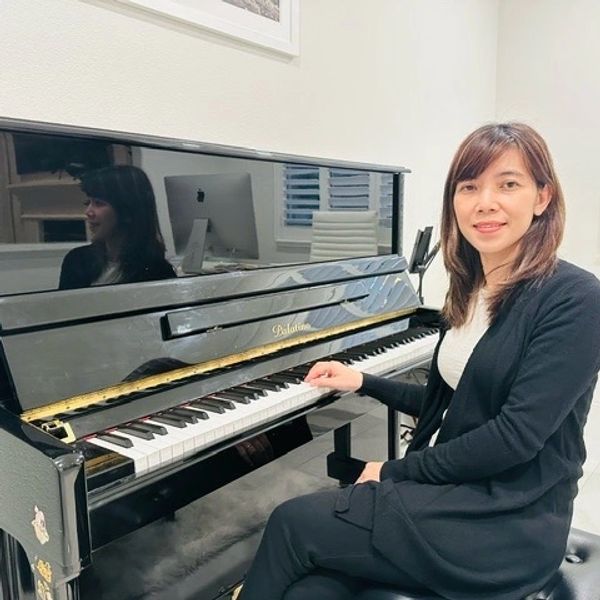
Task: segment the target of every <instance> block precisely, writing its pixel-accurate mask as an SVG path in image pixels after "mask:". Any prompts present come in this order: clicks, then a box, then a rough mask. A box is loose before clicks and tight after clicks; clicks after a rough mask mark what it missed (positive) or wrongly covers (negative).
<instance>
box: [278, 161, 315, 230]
mask: <svg viewBox="0 0 600 600" xmlns="http://www.w3.org/2000/svg"><path fill="white" fill-rule="evenodd" d="M319 176H320V169H319V167H314V166H310V165H285V168H284V171H283V197H284V204H285V205H284V215H283V221H284V224H285V225H286V226H293V227H310V226H311V225H312V213H313V211H315V210H319V208H320V201H321V200H320V198H321V186H320V181H319Z"/></svg>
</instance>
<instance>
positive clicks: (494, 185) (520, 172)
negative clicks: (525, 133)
mask: <svg viewBox="0 0 600 600" xmlns="http://www.w3.org/2000/svg"><path fill="white" fill-rule="evenodd" d="M549 202H550V191H549V188H548V186H547V185H546V186H544V187H543V188H541V189H540V188H538V186H537V184H536V182H535V180H534V179H533V177H532V175H531V173H530V172H529V169H528V168H527V165H526V164H525V161H524V160H523V157H522V155H521V152H520V151H519V150H517V149H516V148H511V149H510V150H507V151H506V152H504V153H503V154H501V155H500V156H499V157H498V158H497V159H496V160H495V161H494V162H492V163H491V164H490V165H489V166H488V168H487V169H486V170H485V171H483V173H481V175H479V177H477V178H476V179H471V180H468V181H459V182H458V184H457V186H456V191H455V193H454V214H455V215H456V220H457V223H458V228H459V229H460V232H461V233H462V234H463V236H464V237H465V238H466V240H467V241H468V242H469V243H470V244H471V245H472V246H473V247H474V248H475V249H476V250H477V251H478V252H479V255H480V256H481V262H482V265H483V270H484V272H485V273H487V272H489V271H490V270H491V269H494V268H496V267H499V266H501V265H504V264H509V263H510V262H511V261H512V260H514V259H515V258H516V256H517V253H518V250H519V244H520V241H521V238H522V237H523V236H524V235H525V232H526V231H527V230H528V229H529V226H530V225H531V222H532V220H533V217H534V215H537V216H539V215H541V214H542V213H543V212H544V210H546V207H547V206H548V203H549Z"/></svg>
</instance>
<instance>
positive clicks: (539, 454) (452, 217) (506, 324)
mask: <svg viewBox="0 0 600 600" xmlns="http://www.w3.org/2000/svg"><path fill="white" fill-rule="evenodd" d="M563 224H564V204H563V197H562V192H561V189H560V185H559V182H558V179H557V177H556V174H555V172H554V168H553V166H552V161H551V158H550V154H549V152H548V149H547V147H546V144H545V142H544V140H543V139H542V138H541V137H540V136H539V135H538V134H537V133H536V132H535V131H533V130H532V129H531V128H530V127H528V126H526V125H522V124H517V123H509V124H499V125H488V126H484V127H482V128H480V129H478V130H477V131H475V132H473V133H472V134H471V135H469V136H468V137H467V138H466V139H465V140H464V142H463V143H462V144H461V146H460V147H459V149H458V151H457V153H456V155H455V157H454V160H453V162H452V164H451V166H450V170H449V173H448V177H447V181H446V185H445V189H444V205H443V212H442V228H441V242H442V249H443V254H444V262H445V265H446V268H447V270H448V273H449V278H450V288H449V290H448V293H447V297H446V301H445V305H444V307H443V311H442V314H443V317H444V321H445V327H444V328H443V331H442V333H441V336H440V338H441V340H440V343H439V344H438V347H437V348H436V351H435V353H434V356H433V361H432V368H431V373H430V377H429V381H428V384H427V387H426V388H424V387H420V386H414V385H408V384H402V383H397V382H393V381H388V380H384V379H380V378H377V377H373V376H369V375H362V374H360V373H358V372H356V371H353V370H352V369H350V368H348V367H345V366H343V365H341V364H339V363H337V362H321V363H317V364H316V365H315V366H314V367H313V368H312V369H311V371H310V372H309V374H308V376H307V378H306V379H307V381H309V382H311V383H312V384H313V385H315V386H319V387H328V388H334V389H338V390H350V391H354V390H359V391H361V392H363V393H366V394H369V395H372V396H374V397H376V398H378V399H380V400H381V401H383V402H384V403H386V404H387V405H388V406H391V407H393V408H395V409H397V410H400V411H403V412H406V413H409V414H412V415H418V417H419V421H418V426H417V428H416V431H415V436H414V440H413V442H412V443H411V444H410V446H409V448H408V451H407V453H406V456H405V457H404V458H402V459H400V460H390V461H387V462H384V463H380V462H370V463H367V464H366V466H365V468H364V471H363V472H362V474H361V475H360V477H359V478H358V480H357V482H356V484H355V485H353V486H350V487H348V488H346V489H343V490H340V491H338V490H331V491H328V492H324V493H318V494H311V495H309V496H304V497H301V498H296V499H294V500H291V501H288V502H286V503H284V504H283V505H281V506H280V507H278V508H277V509H276V510H275V511H274V513H273V515H272V516H271V518H270V519H269V523H268V525H267V528H266V531H265V534H264V537H263V541H262V543H261V546H260V548H259V550H258V553H257V556H256V558H255V561H254V564H253V566H252V568H251V570H250V572H249V574H248V577H247V579H246V582H245V584H244V587H243V589H242V593H241V597H240V598H241V600H258V599H260V600H276V599H277V600H279V599H281V598H286V600H292V599H301V598H319V599H326V598H346V597H348V598H351V597H352V593H353V590H354V589H355V587H356V586H357V585H358V583H357V580H356V579H354V577H358V578H365V579H370V580H377V581H381V582H388V583H391V584H395V585H397V586H398V587H400V588H406V589H407V590H411V589H427V590H431V591H433V592H435V593H437V594H439V595H441V596H442V597H444V598H449V599H451V600H455V599H456V600H458V599H461V600H481V599H482V598H485V599H486V600H520V599H522V598H523V597H525V596H526V595H527V594H529V593H532V592H536V591H538V590H539V589H540V588H542V587H543V585H544V584H545V583H546V582H547V581H548V579H549V578H550V577H551V576H552V575H553V573H554V572H555V571H556V569H557V568H558V567H559V565H560V563H561V560H562V557H563V552H564V549H565V546H566V540H567V534H568V532H569V527H570V524H571V517H572V511H573V499H574V497H575V495H576V493H577V479H578V478H579V477H580V476H581V473H582V469H581V466H582V463H583V461H584V459H585V449H584V445H583V433H582V432H583V426H584V423H585V420H586V416H587V413H588V409H589V406H590V402H591V399H592V394H593V390H594V387H595V384H596V379H597V373H598V370H599V368H600V282H599V281H598V280H597V279H596V278H595V277H593V276H592V275H590V274H589V273H586V272H585V271H583V270H581V269H579V268H577V267H575V266H573V265H570V264H568V263H566V262H564V261H561V260H558V259H557V258H556V251H557V248H558V245H559V243H560V240H561V238H562V233H563ZM347 576H352V577H347Z"/></svg>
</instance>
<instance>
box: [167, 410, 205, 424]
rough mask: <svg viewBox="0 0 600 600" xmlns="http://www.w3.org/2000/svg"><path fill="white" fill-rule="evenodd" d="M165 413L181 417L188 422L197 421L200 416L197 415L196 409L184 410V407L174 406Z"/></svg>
mask: <svg viewBox="0 0 600 600" xmlns="http://www.w3.org/2000/svg"><path fill="white" fill-rule="evenodd" d="M165 414H167V415H169V416H175V417H180V418H181V419H183V420H184V421H185V422H186V423H197V422H198V417H197V416H196V411H193V410H184V409H183V408H172V409H171V410H167V411H165Z"/></svg>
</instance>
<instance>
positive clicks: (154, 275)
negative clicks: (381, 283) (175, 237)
mask: <svg viewBox="0 0 600 600" xmlns="http://www.w3.org/2000/svg"><path fill="white" fill-rule="evenodd" d="M81 189H82V190H83V192H84V193H85V195H86V196H87V200H86V203H85V207H86V208H85V218H86V221H87V226H88V229H89V232H90V236H91V241H92V243H91V244H88V245H86V246H81V247H79V248H75V249H73V250H71V251H70V252H69V253H68V254H67V255H66V256H65V258H64V260H63V263H62V266H61V272H60V280H59V286H58V287H59V289H61V290H63V289H74V288H82V287H89V286H93V285H107V284H115V283H134V282H139V281H152V280H156V279H169V278H171V277H175V276H176V275H175V271H174V269H173V267H172V266H171V264H170V263H169V262H168V261H167V260H166V258H165V245H164V242H163V238H162V235H161V233H160V229H159V226H158V217H157V214H156V202H155V199H154V192H153V190H152V185H151V183H150V181H149V179H148V177H147V176H146V174H145V173H144V171H142V170H141V169H139V168H138V167H134V166H130V165H118V166H110V167H104V168H102V169H96V170H94V171H88V172H86V173H84V174H83V175H82V177H81Z"/></svg>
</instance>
